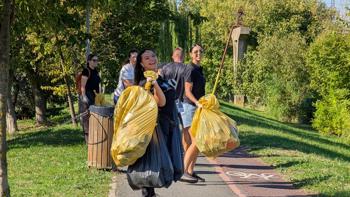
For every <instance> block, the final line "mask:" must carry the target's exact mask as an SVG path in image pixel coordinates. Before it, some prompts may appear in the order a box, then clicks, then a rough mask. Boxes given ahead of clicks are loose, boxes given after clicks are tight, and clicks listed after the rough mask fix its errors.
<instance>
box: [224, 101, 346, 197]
mask: <svg viewBox="0 0 350 197" xmlns="http://www.w3.org/2000/svg"><path fill="white" fill-rule="evenodd" d="M221 107H222V110H223V111H224V112H225V113H227V114H228V115H229V116H230V117H231V118H233V119H234V120H236V121H237V123H238V125H239V131H240V139H241V145H242V146H247V147H249V148H250V152H251V153H253V154H255V155H258V156H260V157H261V158H262V159H263V160H264V162H266V163H268V164H270V165H272V166H274V167H276V168H277V169H278V170H279V171H280V172H281V173H282V174H283V175H285V178H286V179H289V180H290V181H292V182H294V185H295V186H296V187H297V188H303V189H306V190H307V191H311V192H313V193H318V194H320V196H350V140H349V139H347V140H346V139H339V138H337V137H334V136H323V135H320V134H319V133H317V132H316V131H314V130H312V128H311V127H309V126H306V125H298V124H286V123H282V122H279V121H277V120H274V119H272V118H269V117H268V116H267V115H266V114H264V113H261V112H257V111H254V110H248V109H241V108H238V107H233V106H231V105H229V104H228V103H225V102H223V103H222V104H221Z"/></svg>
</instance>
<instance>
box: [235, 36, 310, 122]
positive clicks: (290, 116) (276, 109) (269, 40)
mask: <svg viewBox="0 0 350 197" xmlns="http://www.w3.org/2000/svg"><path fill="white" fill-rule="evenodd" d="M305 48H306V43H305V41H304V39H303V38H302V37H301V36H300V35H299V34H298V33H294V34H290V35H280V34H279V33H276V34H274V35H272V36H266V37H263V38H262V39H261V40H260V41H259V47H258V48H257V49H258V50H257V51H255V52H252V53H250V54H248V55H247V56H246V62H245V65H244V69H242V70H243V72H242V81H243V83H242V89H243V91H244V93H245V94H247V95H248V96H249V97H250V98H253V100H254V98H256V97H260V98H261V101H262V102H263V104H264V105H266V107H267V109H268V110H269V111H270V112H271V113H272V115H273V116H275V117H276V118H278V119H280V120H283V121H296V120H297V119H299V118H298V114H299V109H300V106H301V104H302V102H303V100H304V98H305V96H306V94H307V91H308V87H309V86H308V84H309V81H308V79H309V76H308V73H307V70H306V68H305V57H304V54H305Z"/></svg>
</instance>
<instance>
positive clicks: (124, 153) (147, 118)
mask: <svg viewBox="0 0 350 197" xmlns="http://www.w3.org/2000/svg"><path fill="white" fill-rule="evenodd" d="M146 74H147V73H145V74H144V75H145V76H146ZM155 77H157V76H156V75H155ZM149 88H150V84H149V83H146V89H143V88H142V87H140V86H131V87H128V88H126V89H125V90H124V91H123V92H122V94H121V95H120V97H119V99H118V103H117V105H116V107H115V110H114V135H113V141H112V146H111V155H112V158H113V160H114V162H115V164H116V165H117V166H118V167H123V166H128V165H131V164H133V163H135V161H136V160H137V159H138V158H140V157H141V156H142V155H144V153H145V152H146V149H147V146H148V144H149V143H150V141H151V139H152V135H153V132H154V129H155V127H156V122H157V116H158V105H157V102H156V100H155V99H154V97H153V95H152V94H151V93H150V92H149V91H147V90H149Z"/></svg>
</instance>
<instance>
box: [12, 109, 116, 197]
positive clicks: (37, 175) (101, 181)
mask: <svg viewBox="0 0 350 197" xmlns="http://www.w3.org/2000/svg"><path fill="white" fill-rule="evenodd" d="M67 118H68V120H69V114H67V111H66V109H62V111H60V112H59V113H58V115H57V116H51V117H50V122H52V123H55V124H57V125H56V126H51V127H41V128H35V127H34V121H32V120H25V121H19V127H20V128H21V129H22V130H21V131H20V133H19V134H17V135H16V136H15V137H12V138H10V139H9V140H8V146H9V151H8V155H7V158H8V175H9V183H10V188H11V194H12V196H107V195H108V190H109V184H110V182H111V177H112V173H111V172H108V171H99V170H93V169H89V168H88V167H87V164H86V161H87V146H86V145H85V142H84V138H83V135H82V131H81V129H80V127H78V128H74V127H72V126H71V125H70V124H60V123H61V122H62V121H65V120H67Z"/></svg>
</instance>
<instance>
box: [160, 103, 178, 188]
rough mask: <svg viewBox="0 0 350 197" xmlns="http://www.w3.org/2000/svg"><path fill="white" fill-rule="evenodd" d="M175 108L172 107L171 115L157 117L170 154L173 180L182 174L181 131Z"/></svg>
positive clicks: (176, 179)
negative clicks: (170, 116)
mask: <svg viewBox="0 0 350 197" xmlns="http://www.w3.org/2000/svg"><path fill="white" fill-rule="evenodd" d="M176 115H177V110H176V109H175V108H174V111H173V117H172V118H169V117H167V116H165V115H163V116H160V117H159V121H158V126H159V127H160V129H161V131H162V134H163V137H164V139H165V143H166V145H167V148H168V152H169V154H170V159H171V162H172V164H173V168H174V178H173V180H174V181H178V180H180V178H181V177H182V175H183V172H184V167H183V154H182V153H183V149H182V144H181V133H180V127H179V120H178V118H177V117H176Z"/></svg>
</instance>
